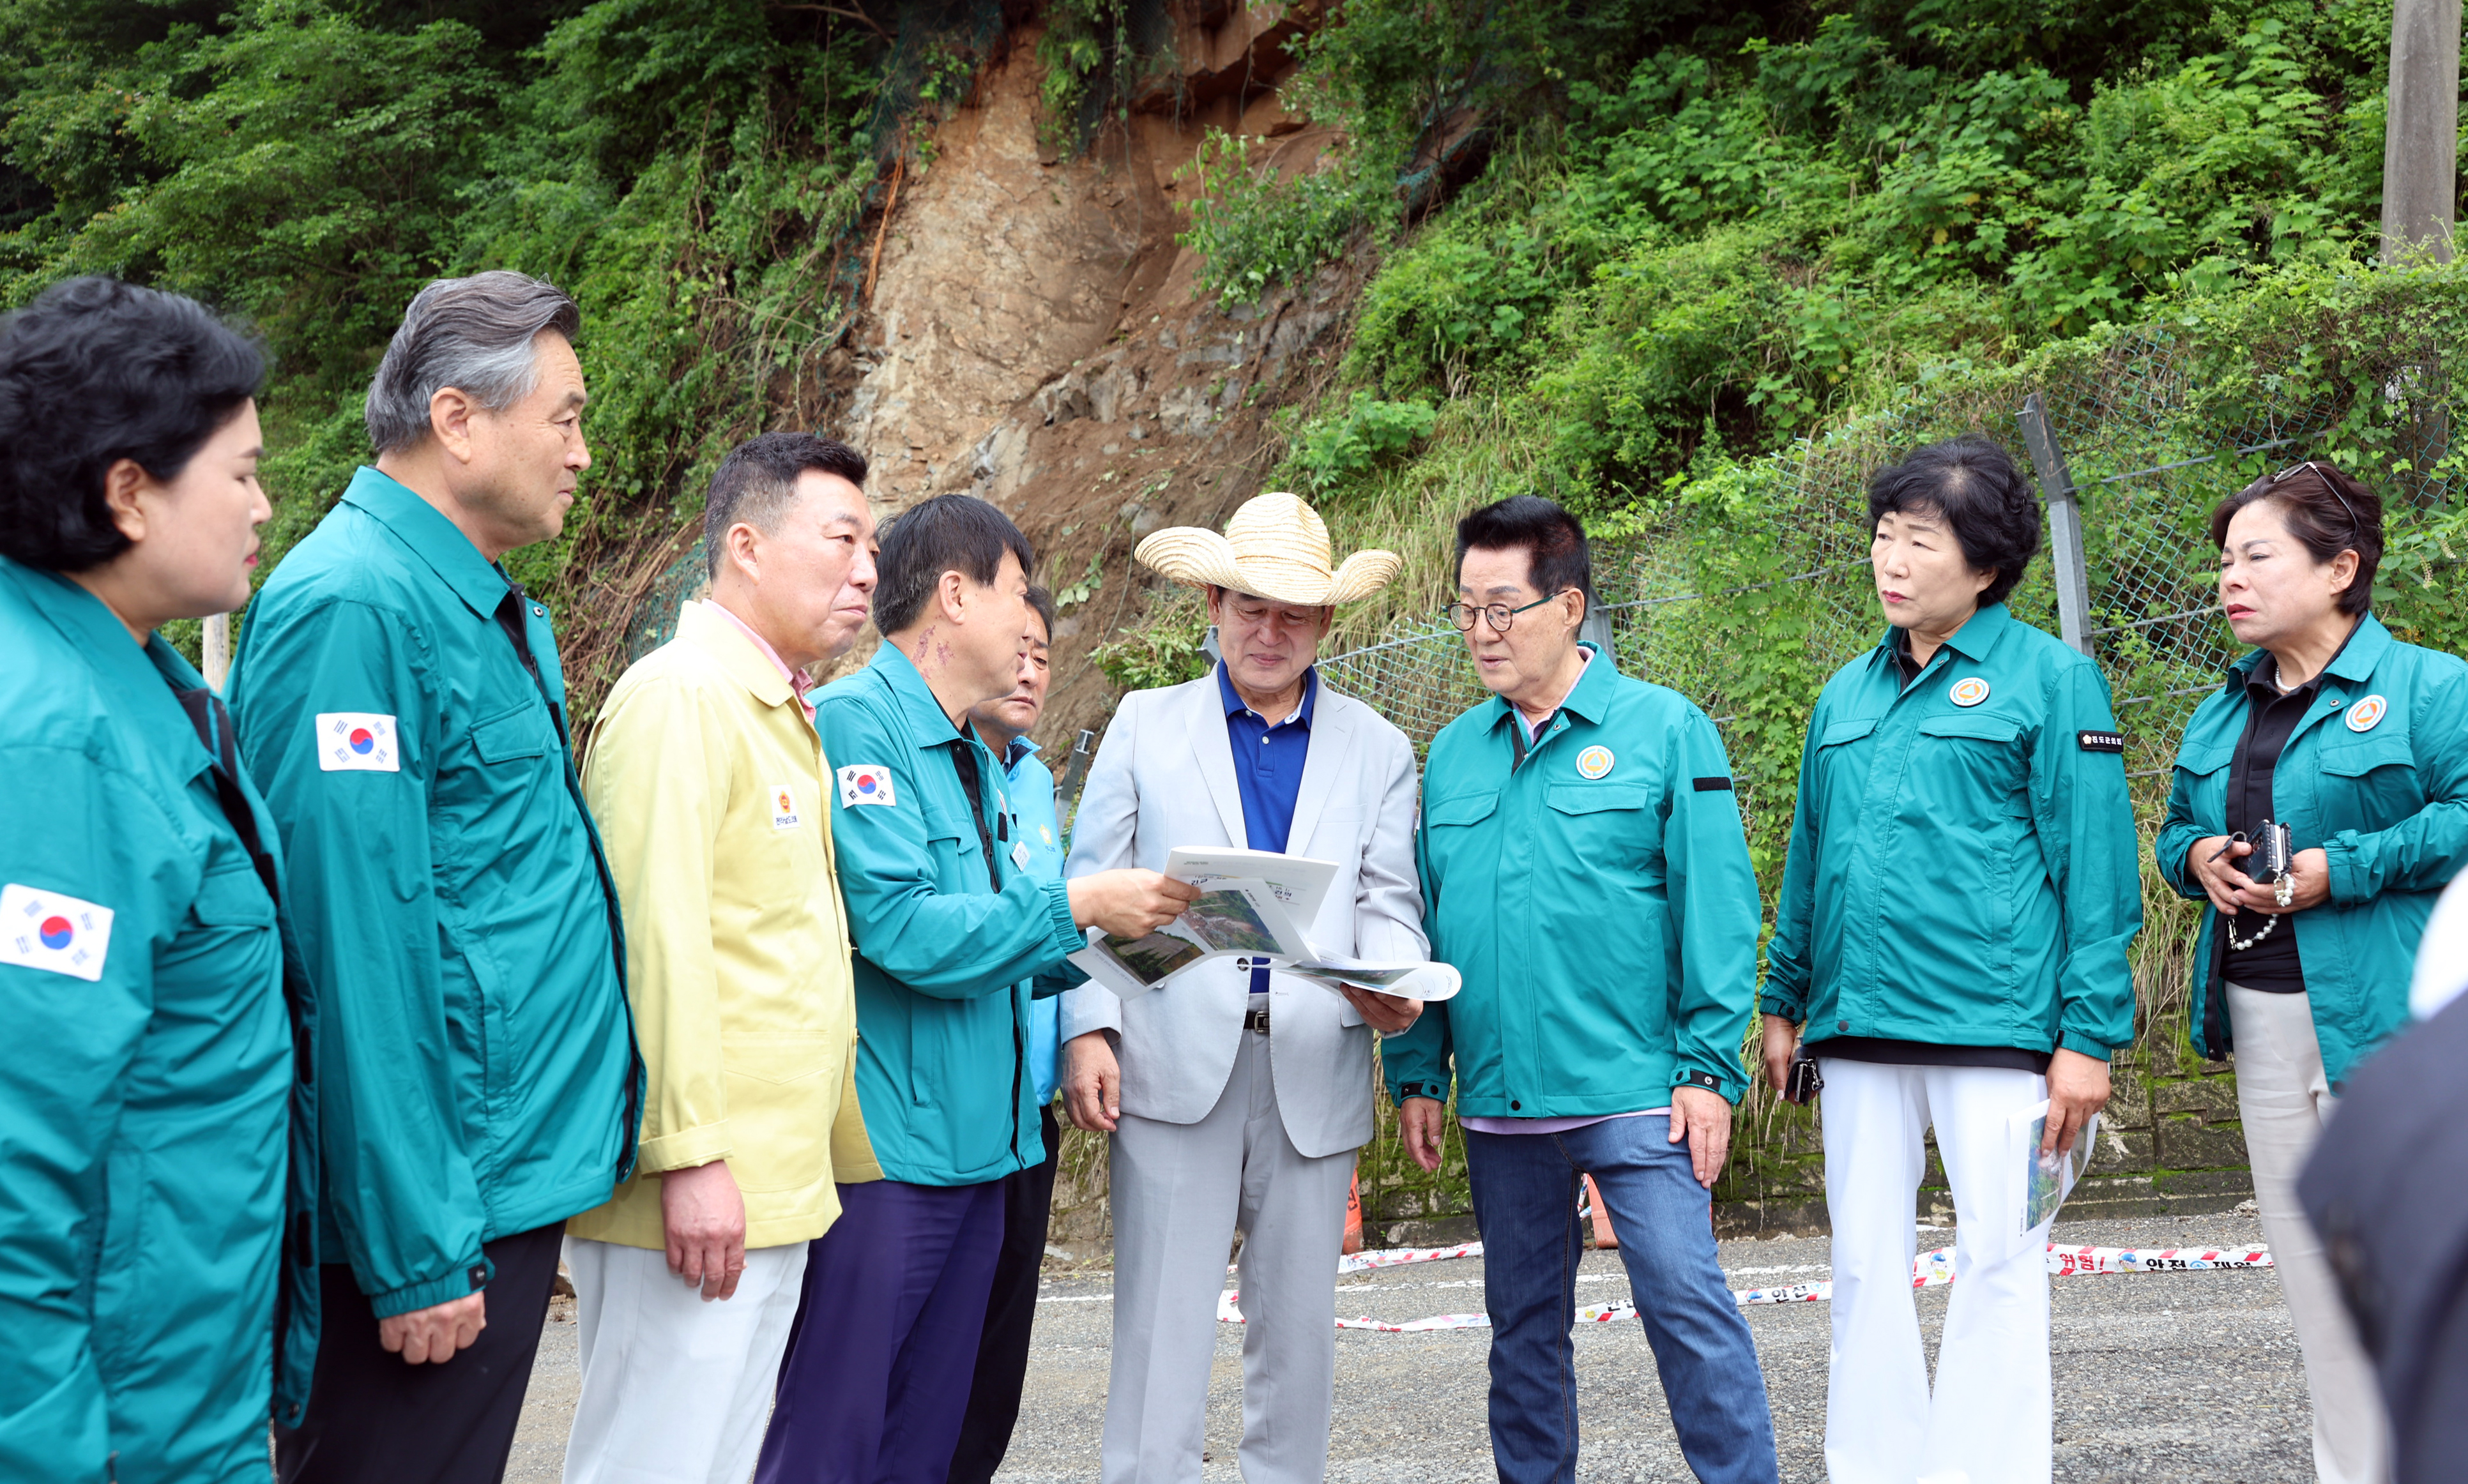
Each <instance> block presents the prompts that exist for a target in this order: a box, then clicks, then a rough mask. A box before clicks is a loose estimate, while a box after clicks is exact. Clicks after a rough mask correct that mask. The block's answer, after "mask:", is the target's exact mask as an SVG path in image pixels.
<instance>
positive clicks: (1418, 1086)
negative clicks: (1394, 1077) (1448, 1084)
mask: <svg viewBox="0 0 2468 1484" xmlns="http://www.w3.org/2000/svg"><path fill="white" fill-rule="evenodd" d="M1407 1098H1438V1099H1440V1100H1442V1101H1446V1099H1447V1094H1446V1093H1444V1092H1442V1091H1441V1090H1440V1084H1438V1083H1425V1082H1401V1083H1399V1084H1397V1101H1399V1102H1401V1103H1402V1102H1404V1101H1405V1099H1407Z"/></svg>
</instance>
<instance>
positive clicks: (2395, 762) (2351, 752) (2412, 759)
mask: <svg viewBox="0 0 2468 1484" xmlns="http://www.w3.org/2000/svg"><path fill="white" fill-rule="evenodd" d="M2341 732H2342V735H2340V736H2338V737H2336V738H2334V737H2331V736H2325V737H2324V739H2323V742H2322V751H2321V777H2320V778H2319V781H2318V782H2316V784H2315V786H2314V787H2315V789H2316V809H2315V814H2316V820H2317V822H2318V823H2319V826H2320V828H2321V833H2322V838H2323V839H2325V840H2327V839H2329V838H2330V837H2331V836H2332V835H2335V834H2337V833H2340V832H2341V831H2342V830H2362V831H2374V830H2388V829H2389V828H2390V827H2391V826H2392V825H2395V824H2397V823H2399V822H2400V821H2401V820H2403V819H2406V818H2407V817H2408V816H2409V815H2411V814H2413V813H2415V812H2416V811H2417V810H2421V809H2423V808H2425V779H2424V777H2423V775H2422V774H2420V773H2418V771H2417V769H2416V749H2415V747H2414V746H2413V745H2411V742H2410V741H2409V737H2408V734H2407V733H2405V732H2396V733H2392V734H2390V735H2388V736H2386V735H2384V734H2383V733H2382V731H2381V730H2380V729H2377V730H2375V731H2373V732H2370V733H2367V734H2366V735H2365V736H2363V737H2351V736H2348V735H2344V734H2345V732H2346V729H2345V728H2344V727H2343V728H2341ZM2272 778H2273V783H2274V789H2273V791H2274V792H2277V791H2278V790H2277V787H2276V786H2277V782H2278V778H2279V774H2278V773H2276V772H2274V774H2273V775H2272ZM2315 843H2317V844H2319V843H2320V841H2317V842H2315Z"/></svg>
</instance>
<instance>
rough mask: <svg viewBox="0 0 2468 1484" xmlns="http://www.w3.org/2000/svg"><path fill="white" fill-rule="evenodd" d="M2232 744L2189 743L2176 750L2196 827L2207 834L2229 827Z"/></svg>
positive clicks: (2181, 778) (2183, 785)
mask: <svg viewBox="0 0 2468 1484" xmlns="http://www.w3.org/2000/svg"><path fill="white" fill-rule="evenodd" d="M2235 758H2236V747H2235V745H2234V744H2233V743H2230V742H2186V743H2184V744H2183V745H2182V746H2180V747H2179V748H2178V749H2177V774H2178V778H2179V781H2180V783H2181V784H2182V787H2183V788H2184V789H2185V796H2186V799H2187V801H2188V803H2189V805H2190V806H2191V809H2192V812H2193V816H2194V827H2195V828H2196V829H2198V830H2200V831H2202V832H2203V833H2205V834H2217V833H2220V832H2221V831H2223V830H2226V829H2227V828H2228V765H2229V764H2230V763H2231V762H2233V761H2235Z"/></svg>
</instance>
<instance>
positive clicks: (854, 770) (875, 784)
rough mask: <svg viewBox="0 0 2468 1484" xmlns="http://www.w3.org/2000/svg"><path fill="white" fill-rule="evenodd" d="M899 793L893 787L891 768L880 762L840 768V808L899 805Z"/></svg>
mask: <svg viewBox="0 0 2468 1484" xmlns="http://www.w3.org/2000/svg"><path fill="white" fill-rule="evenodd" d="M899 802H900V798H899V795H898V794H897V793H896V792H895V791H894V790H893V788H892V787H891V769H889V768H887V767H885V766H883V765H881V764H880V763H857V764H853V765H850V766H847V767H844V768H841V769H840V808H842V809H855V808H856V807H857V806H858V805H860V804H885V805H895V806H896V805H897V804H899Z"/></svg>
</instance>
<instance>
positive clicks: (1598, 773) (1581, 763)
mask: <svg viewBox="0 0 2468 1484" xmlns="http://www.w3.org/2000/svg"><path fill="white" fill-rule="evenodd" d="M1577 771H1578V772H1580V773H1583V774H1584V775H1585V776H1586V777H1588V778H1600V777H1602V776H1603V775H1604V774H1605V773H1608V772H1610V771H1611V749H1610V748H1609V747H1601V746H1595V747H1588V748H1587V749H1586V750H1585V751H1583V752H1581V753H1578V754H1577Z"/></svg>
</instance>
